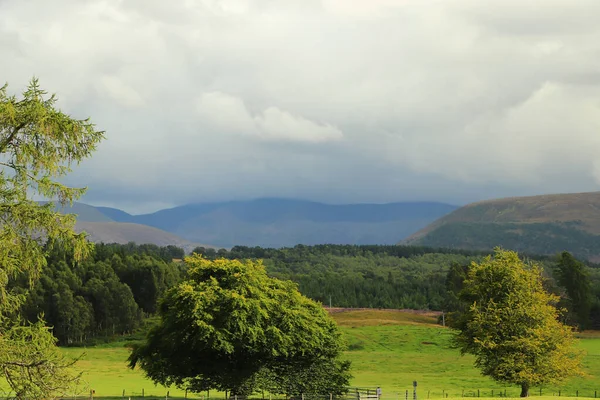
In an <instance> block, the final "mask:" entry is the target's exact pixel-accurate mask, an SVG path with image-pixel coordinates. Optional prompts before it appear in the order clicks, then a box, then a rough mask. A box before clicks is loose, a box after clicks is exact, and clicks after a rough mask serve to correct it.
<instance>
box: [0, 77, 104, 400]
mask: <svg viewBox="0 0 600 400" xmlns="http://www.w3.org/2000/svg"><path fill="white" fill-rule="evenodd" d="M56 101H57V99H56V97H55V96H54V95H52V96H48V95H47V93H46V92H45V91H43V90H42V89H41V88H40V87H39V85H38V81H37V80H36V79H33V80H32V81H31V83H30V84H29V86H28V87H27V89H26V90H25V91H24V92H23V94H22V97H20V98H17V96H14V95H9V94H8V91H7V85H5V86H3V87H2V88H0V168H1V170H0V218H1V222H0V335H1V337H2V340H0V367H1V368H0V370H1V371H2V372H3V374H4V378H5V379H6V381H7V382H8V384H9V385H10V388H11V390H12V391H13V392H14V393H15V395H16V397H18V398H25V397H27V398H49V397H53V396H55V395H58V394H61V393H62V391H64V390H65V389H66V388H67V387H68V386H69V384H70V383H71V382H72V380H71V379H67V378H68V374H67V372H66V368H67V367H68V366H69V362H68V361H67V360H64V359H62V358H61V357H60V356H59V355H58V353H56V352H55V350H53V349H54V347H53V346H54V344H55V339H54V337H53V336H52V334H51V333H50V332H49V331H48V330H47V329H44V328H43V324H42V323H40V324H35V325H28V324H26V323H22V322H21V321H20V319H19V318H18V311H19V309H20V307H21V305H22V303H23V301H24V298H25V294H24V293H23V291H22V290H13V285H12V282H13V281H14V280H15V279H19V278H23V277H24V276H25V277H26V279H27V280H29V282H30V283H33V282H34V281H35V280H36V278H37V277H38V275H39V273H40V271H41V270H42V267H43V266H44V265H45V263H46V257H45V251H44V246H43V243H44V242H45V241H48V242H50V243H57V242H60V243H63V244H65V245H66V246H68V247H69V249H70V251H71V252H72V253H73V256H74V257H75V259H81V258H82V257H84V256H85V255H87V254H89V252H90V250H91V245H90V244H89V243H88V242H87V241H86V238H85V235H84V234H77V233H75V232H74V230H73V227H74V224H75V217H74V216H73V215H63V214H61V213H59V212H58V211H57V210H56V208H55V205H54V204H53V203H51V202H49V203H46V204H40V203H39V202H37V201H35V200H34V199H35V197H38V198H43V199H48V200H54V201H56V202H58V203H60V204H62V205H66V204H70V203H71V202H72V201H73V200H75V199H77V198H79V197H80V196H81V195H82V194H83V193H84V189H76V188H70V187H67V186H65V185H63V184H61V183H60V182H59V179H60V178H61V177H62V176H64V175H65V174H67V173H68V172H69V171H70V170H71V167H72V166H73V165H74V164H77V163H79V162H80V161H81V160H83V159H84V158H86V157H88V156H90V155H91V153H92V152H93V151H94V150H95V148H96V146H97V144H98V143H99V142H100V141H101V140H102V138H103V132H101V131H97V130H96V129H95V127H94V125H93V124H92V123H91V122H90V121H89V120H78V119H74V118H72V117H70V116H69V115H67V114H65V113H63V112H61V111H60V110H59V109H57V108H56ZM32 338H35V340H32ZM15 367H18V368H16V369H15Z"/></svg>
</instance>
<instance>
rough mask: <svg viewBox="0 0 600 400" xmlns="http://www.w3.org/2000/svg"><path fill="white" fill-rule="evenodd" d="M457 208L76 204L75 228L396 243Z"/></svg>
mask: <svg viewBox="0 0 600 400" xmlns="http://www.w3.org/2000/svg"><path fill="white" fill-rule="evenodd" d="M456 208H457V207H456V206H453V205H449V204H444V203H434V202H411V203H389V204H346V205H331V204H323V203H318V202H310V201H304V200H294V199H275V198H267V199H256V200H250V201H228V202H215V203H204V204H188V205H183V206H179V207H175V208H170V209H165V210H160V211H157V212H154V213H151V214H143V215H131V214H129V213H126V212H125V211H122V210H119V209H116V208H109V207H94V206H91V205H87V204H83V203H74V204H73V206H72V207H70V208H66V209H64V210H63V211H64V212H69V213H73V214H77V216H78V222H77V226H76V228H77V229H78V230H79V231H82V230H85V231H86V232H87V233H88V234H89V235H90V238H91V239H92V240H93V241H97V242H99V241H103V242H107V243H108V242H117V243H126V242H128V241H135V242H136V243H154V244H159V245H166V244H174V245H178V246H181V247H183V248H185V249H186V250H188V251H189V250H191V249H192V248H194V247H195V246H199V245H201V244H202V245H204V246H209V247H224V248H228V247H232V246H234V245H245V246H261V247H287V246H295V245H296V244H306V245H312V244H322V243H331V244H393V243H396V242H397V241H398V240H401V239H403V238H406V237H407V236H409V235H410V234H412V233H414V232H416V231H418V230H420V229H422V228H424V227H426V226H427V225H428V224H430V223H431V222H433V221H435V220H437V219H438V218H440V217H442V216H443V215H446V214H448V213H449V212H451V211H454V210H455V209H456Z"/></svg>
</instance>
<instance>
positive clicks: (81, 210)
mask: <svg viewBox="0 0 600 400" xmlns="http://www.w3.org/2000/svg"><path fill="white" fill-rule="evenodd" d="M42 203H46V202H42ZM57 208H58V210H59V211H62V212H66V213H69V214H77V219H78V220H81V221H86V222H111V221H113V219H112V218H110V217H109V216H107V215H106V214H105V213H103V212H102V211H100V210H99V209H98V208H96V207H94V206H90V205H87V204H83V203H77V202H74V203H73V205H72V206H67V207H61V206H58V205H57Z"/></svg>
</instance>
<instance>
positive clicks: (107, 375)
mask: <svg viewBox="0 0 600 400" xmlns="http://www.w3.org/2000/svg"><path fill="white" fill-rule="evenodd" d="M333 316H334V318H335V319H336V320H337V321H338V324H339V325H340V326H341V329H342V330H343V332H344V334H345V336H346V340H347V342H348V347H349V350H348V352H347V357H348V358H349V359H350V360H352V364H353V374H354V379H353V381H352V385H353V386H357V387H376V386H380V387H381V388H382V391H383V397H384V398H386V399H390V400H391V399H397V400H402V399H405V397H406V391H407V390H408V391H409V399H412V383H413V381H417V396H418V399H426V398H428V397H429V398H438V399H439V398H445V397H448V398H456V397H463V396H464V397H477V396H478V395H479V396H480V397H482V398H483V397H488V398H489V397H493V398H500V397H504V394H505V393H506V396H507V397H517V396H518V395H519V390H520V389H519V388H517V387H513V386H503V385H500V384H497V383H495V382H493V381H492V380H490V379H488V378H486V377H483V376H481V375H480V374H479V371H478V370H477V369H475V368H474V367H473V358H472V357H471V356H461V355H460V354H459V352H458V351H457V350H455V349H453V348H452V347H451V340H450V339H451V335H452V332H451V331H450V330H449V329H447V328H443V327H441V326H439V325H437V324H436V323H435V318H434V317H433V316H427V315H417V314H411V313H404V312H399V311H377V310H369V311H350V312H339V313H334V314H333ZM580 336H581V339H580V340H579V343H578V346H580V347H581V348H582V349H584V350H585V352H586V355H585V358H584V366H585V372H586V376H583V377H576V378H573V379H571V380H569V381H566V382H564V383H563V384H562V385H560V386H559V387H544V388H541V395H542V396H543V397H557V396H558V395H559V390H560V395H561V396H569V397H575V396H576V395H578V396H579V397H592V398H593V397H594V395H595V391H596V390H597V391H598V392H597V394H598V395H600V379H599V377H600V334H597V333H594V332H589V333H585V334H583V335H580ZM127 346H128V343H127V342H123V341H121V342H114V343H111V344H107V345H102V346H97V347H89V348H66V349H64V351H65V353H67V354H68V355H71V356H77V355H80V354H81V353H82V352H85V356H84V357H83V358H82V359H81V360H80V361H79V362H78V364H77V368H79V369H80V370H82V371H84V374H83V378H84V380H85V381H86V382H87V383H88V385H89V387H90V388H93V389H94V390H95V397H96V398H98V397H114V398H122V395H123V391H125V398H128V397H131V398H132V399H133V398H138V397H141V394H142V390H143V391H144V395H145V397H146V398H149V397H150V396H156V397H160V398H163V399H164V398H165V395H166V394H167V392H169V395H170V396H172V397H182V398H183V397H184V395H185V393H184V392H182V391H180V390H177V389H175V388H168V389H167V388H164V387H161V386H155V385H154V384H152V382H150V381H149V380H147V379H145V378H144V376H143V373H142V372H141V371H139V370H135V371H132V370H130V369H128V368H127V362H126V360H127V357H128V355H129V349H128V347H127ZM88 393H89V392H88ZM206 395H207V394H206V393H202V394H189V395H188V398H202V396H206ZM531 395H532V396H536V397H537V396H540V388H534V389H533V390H532V391H531ZM210 396H211V397H217V398H218V397H221V398H223V397H224V396H223V395H222V394H217V393H212V392H211V393H210ZM80 398H81V397H80Z"/></svg>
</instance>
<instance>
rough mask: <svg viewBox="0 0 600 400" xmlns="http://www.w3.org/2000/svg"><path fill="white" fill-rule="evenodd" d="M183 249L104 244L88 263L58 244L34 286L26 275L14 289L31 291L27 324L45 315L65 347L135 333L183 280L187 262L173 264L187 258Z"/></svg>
mask: <svg viewBox="0 0 600 400" xmlns="http://www.w3.org/2000/svg"><path fill="white" fill-rule="evenodd" d="M47 250H48V249H47ZM179 250H181V249H177V248H175V247H173V246H169V247H158V246H154V245H142V246H138V245H135V244H133V243H131V244H128V245H118V244H111V245H105V244H99V245H96V246H95V250H94V253H93V254H92V256H91V257H90V258H89V259H87V260H85V261H83V262H80V263H73V260H72V259H71V258H70V257H69V256H68V252H65V251H64V249H62V248H61V247H60V246H53V247H52V249H51V250H50V254H49V255H48V257H47V266H46V267H45V268H44V269H43V270H42V271H41V276H40V279H39V280H37V281H36V283H35V285H34V286H33V288H31V289H30V290H27V287H28V286H27V279H26V277H24V278H23V279H22V280H21V282H19V287H17V288H15V290H17V291H18V290H21V291H23V293H25V292H27V293H28V295H27V300H26V302H25V304H24V306H23V307H22V315H23V317H24V319H25V320H28V321H36V320H37V319H38V318H39V317H40V316H43V318H44V320H45V321H46V322H47V323H48V324H49V325H50V326H52V327H53V333H54V335H55V336H56V337H57V338H58V340H59V343H60V344H62V345H68V344H79V343H85V342H87V341H89V340H90V339H92V338H96V337H99V336H110V335H115V334H123V333H128V332H132V331H133V330H134V329H135V328H136V327H138V326H139V324H140V323H141V322H142V319H143V317H144V316H146V315H150V314H153V313H155V312H156V307H157V303H158V299H159V298H160V297H161V296H162V294H163V293H164V292H165V290H167V289H168V288H170V287H172V286H173V285H175V284H176V283H177V282H179V281H180V280H181V279H182V277H183V274H184V266H183V264H182V263H173V262H171V260H172V259H173V258H182V257H183V250H181V251H179Z"/></svg>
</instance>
